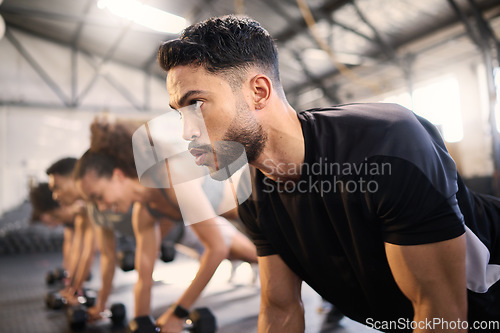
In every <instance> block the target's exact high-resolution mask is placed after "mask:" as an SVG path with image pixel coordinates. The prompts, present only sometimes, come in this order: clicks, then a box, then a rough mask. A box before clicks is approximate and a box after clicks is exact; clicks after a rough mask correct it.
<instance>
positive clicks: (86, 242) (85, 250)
mask: <svg viewBox="0 0 500 333" xmlns="http://www.w3.org/2000/svg"><path fill="white" fill-rule="evenodd" d="M81 229H82V247H81V255H80V261H79V263H78V266H77V270H76V272H75V276H74V278H73V288H75V290H80V289H81V288H82V286H83V283H84V282H85V281H86V280H87V277H88V276H89V274H90V268H91V266H92V263H93V262H94V258H95V254H96V237H95V226H94V223H93V222H92V220H91V217H90V216H89V215H88V214H85V215H84V216H83V221H82V226H81Z"/></svg>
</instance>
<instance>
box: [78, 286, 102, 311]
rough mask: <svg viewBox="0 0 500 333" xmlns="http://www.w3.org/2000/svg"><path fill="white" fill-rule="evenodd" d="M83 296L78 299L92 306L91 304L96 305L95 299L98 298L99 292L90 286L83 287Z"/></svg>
mask: <svg viewBox="0 0 500 333" xmlns="http://www.w3.org/2000/svg"><path fill="white" fill-rule="evenodd" d="M82 292H83V295H82V296H83V298H82V299H78V301H79V302H80V303H81V304H82V305H85V306H86V307H88V308H90V307H91V306H94V305H95V301H96V299H97V292H96V291H95V290H92V289H88V288H83V290H82Z"/></svg>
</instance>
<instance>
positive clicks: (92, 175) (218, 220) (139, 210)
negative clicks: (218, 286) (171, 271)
mask: <svg viewBox="0 0 500 333" xmlns="http://www.w3.org/2000/svg"><path fill="white" fill-rule="evenodd" d="M139 126H140V124H139V123H134V122H125V121H115V122H111V121H108V120H106V119H96V120H95V121H94V122H93V124H92V125H91V146H90V149H89V150H88V151H87V152H86V153H85V154H84V155H83V156H82V157H81V158H80V160H79V161H78V163H77V166H76V170H75V179H76V181H77V186H78V188H79V190H80V191H81V192H82V194H83V195H84V196H85V197H86V198H87V199H88V200H89V201H92V202H94V203H95V204H96V205H97V207H98V208H99V210H103V211H105V210H113V211H117V212H127V211H128V210H129V209H131V208H132V225H133V229H134V235H135V238H136V254H135V268H136V270H137V272H138V281H137V283H136V285H135V290H134V293H135V316H136V317H142V316H149V315H150V312H151V311H150V310H151V309H150V303H151V302H150V300H151V287H152V282H153V281H152V273H153V268H154V262H155V260H156V258H157V256H158V248H159V239H161V238H162V237H163V236H164V235H165V234H168V233H169V231H170V230H173V229H174V228H175V226H176V225H179V224H183V222H187V221H183V219H182V218H183V213H181V209H180V206H179V203H178V200H177V197H176V195H175V192H174V190H173V189H172V188H151V187H145V186H144V185H142V184H141V182H140V181H139V178H138V175H137V171H136V166H135V162H134V152H133V148H132V135H133V133H134V131H135V130H136V129H137V128H138V127H139ZM165 167H167V166H166V165H165ZM167 169H168V167H167ZM209 191H210V189H206V188H205V187H204V186H203V184H202V183H201V182H200V184H199V186H194V187H191V188H190V196H189V197H190V198H192V201H193V202H190V203H188V206H191V207H196V209H197V210H198V209H200V210H212V212H215V211H217V208H218V207H216V205H223V204H224V203H222V202H221V201H220V200H210V199H209V197H210V196H211V195H210V192H209ZM225 197H226V198H227V197H228V196H225ZM183 200H185V198H183ZM213 216H216V215H215V214H213ZM224 216H233V217H234V216H237V213H236V210H235V209H234V210H233V211H230V212H229V213H228V215H226V214H224ZM185 229H186V231H189V230H192V231H193V232H194V234H195V235H196V236H197V237H198V238H199V241H200V242H201V244H202V245H203V249H204V250H203V252H202V253H200V258H199V260H200V266H199V270H198V273H197V274H196V276H195V278H194V279H193V281H192V283H191V285H190V286H189V287H188V288H187V289H186V291H185V292H184V293H183V294H182V296H181V297H180V298H179V299H178V300H177V302H176V303H175V304H174V305H173V306H172V307H171V308H169V309H168V310H167V311H166V312H165V313H164V314H163V315H162V316H161V317H160V318H158V320H157V321H156V324H157V325H158V326H159V327H161V329H162V332H163V331H166V332H181V331H182V330H183V326H184V322H185V318H184V317H185V315H186V313H187V311H188V309H189V308H190V307H191V306H192V305H193V304H194V302H195V301H196V300H197V299H198V297H199V296H200V294H201V292H202V291H203V289H204V288H205V287H206V285H207V284H208V282H209V281H210V279H211V277H212V276H213V274H214V273H215V270H216V269H217V267H218V266H219V264H220V263H221V261H222V260H223V259H226V258H229V259H238V260H243V261H248V262H250V263H255V262H257V254H256V249H255V246H254V245H253V243H252V242H251V241H250V240H249V239H248V238H247V237H246V236H245V235H243V234H242V233H240V232H239V231H238V230H237V229H236V228H235V227H234V226H233V225H232V224H231V223H229V222H228V221H227V220H226V219H225V218H223V217H220V216H216V217H214V218H209V219H206V220H204V221H201V222H198V223H193V224H191V225H189V226H187V227H186V228H185Z"/></svg>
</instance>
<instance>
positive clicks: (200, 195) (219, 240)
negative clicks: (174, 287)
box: [156, 186, 229, 332]
mask: <svg viewBox="0 0 500 333" xmlns="http://www.w3.org/2000/svg"><path fill="white" fill-rule="evenodd" d="M179 193H180V192H179V191H176V195H177V199H179ZM185 198H190V200H189V201H190V202H183V208H184V209H185V210H183V211H191V212H195V211H196V212H206V213H207V214H210V215H208V216H215V212H214V211H213V208H212V205H211V204H210V202H209V201H208V199H207V197H206V195H205V193H204V192H203V189H202V188H201V186H193V187H190V188H189V194H188V195H187V196H186V197H185ZM193 199H194V200H193ZM183 218H184V219H185V220H186V221H196V219H195V218H194V216H193V218H191V217H189V216H183ZM191 228H192V230H193V231H194V232H195V233H196V235H197V236H198V238H199V239H200V241H201V243H202V244H203V247H204V248H205V251H204V252H203V254H202V255H201V257H200V266H199V268H198V273H197V274H196V276H195V278H194V279H193V281H192V282H191V284H190V285H189V287H188V288H187V289H186V291H185V292H184V294H183V295H182V296H181V297H180V298H179V299H178V300H177V302H176V304H175V305H174V306H173V307H170V308H169V309H168V310H167V311H166V312H165V313H164V314H163V315H162V316H161V317H160V318H158V320H157V322H156V323H157V325H159V326H161V327H162V330H165V331H166V332H180V331H182V327H183V325H184V319H181V318H178V317H176V316H175V315H174V314H173V313H174V307H175V306H177V305H180V306H181V307H183V308H185V309H186V310H187V309H189V308H190V307H191V306H192V305H193V304H194V302H195V301H196V300H197V299H198V297H199V296H200V295H201V293H202V292H203V290H204V289H205V287H206V286H207V284H208V282H209V281H210V279H211V278H212V276H213V275H214V273H215V270H216V269H217V267H219V264H220V263H221V262H222V260H224V259H226V258H227V257H228V255H229V247H228V246H227V245H226V244H225V242H224V238H223V236H222V233H221V231H220V227H219V225H218V223H217V218H215V217H213V218H210V219H207V220H205V221H202V222H197V223H193V224H191Z"/></svg>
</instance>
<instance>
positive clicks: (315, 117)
mask: <svg viewBox="0 0 500 333" xmlns="http://www.w3.org/2000/svg"><path fill="white" fill-rule="evenodd" d="M298 116H299V120H300V123H301V125H302V131H303V135H304V140H305V159H304V163H303V165H302V166H301V168H300V169H299V170H295V169H294V168H295V166H294V165H280V166H279V167H280V170H287V171H288V173H290V172H292V173H294V172H296V173H297V175H299V174H300V180H299V181H298V182H286V183H284V184H283V183H281V184H278V183H276V182H274V181H272V180H271V179H269V178H267V177H265V176H264V175H263V174H262V173H261V172H260V171H258V170H255V169H254V170H252V174H253V177H252V187H253V188H252V195H251V196H250V198H249V199H248V200H247V201H246V202H244V203H243V204H242V205H241V206H240V209H239V211H240V216H241V219H242V221H243V222H244V224H245V225H246V227H247V230H248V233H249V235H250V236H251V238H252V239H253V241H254V243H255V245H256V246H257V251H258V255H259V256H267V255H271V254H279V255H280V256H281V258H282V259H283V260H284V261H285V262H286V263H287V265H288V266H289V267H290V268H291V269H292V270H293V271H294V272H295V273H296V274H297V275H298V276H300V277H301V278H302V279H303V280H304V281H305V282H306V283H308V284H309V285H310V286H311V287H312V288H314V289H315V290H316V291H317V292H318V293H319V294H320V295H321V296H323V297H324V298H326V299H327V300H329V301H330V302H332V303H333V304H335V305H336V306H337V307H338V308H339V309H340V310H341V311H342V312H343V313H344V314H345V315H347V316H349V317H351V318H352V319H354V320H357V321H359V322H361V323H365V324H366V323H367V320H384V321H388V320H392V321H396V322H397V321H398V320H400V318H408V319H412V318H413V309H412V305H411V303H410V301H409V300H408V299H407V298H406V297H405V296H404V295H403V294H402V293H401V291H400V289H399V288H398V286H397V285H396V283H395V281H394V278H393V276H392V274H391V271H390V268H389V265H388V262H387V258H386V255H385V249H384V242H388V243H392V244H397V245H415V244H425V243H432V242H438V241H444V240H448V239H452V238H455V237H458V236H460V235H462V234H463V233H464V232H465V231H466V230H467V239H468V244H469V239H473V241H472V243H474V242H475V239H476V238H477V241H478V243H477V244H475V245H474V246H473V245H472V244H470V245H468V251H469V250H472V251H473V252H476V254H477V253H480V254H478V255H479V256H480V257H481V256H489V253H488V254H486V253H484V249H487V252H488V251H489V252H491V249H497V247H496V246H497V245H496V244H497V242H498V238H499V237H498V231H497V229H498V226H499V225H500V221H498V219H499V218H498V217H497V215H500V214H499V210H500V209H499V208H498V206H499V204H498V200H496V199H495V198H490V197H488V198H487V201H488V203H487V204H483V202H485V200H484V199H485V198H486V197H482V196H476V195H475V194H472V193H470V192H468V191H467V189H466V188H465V186H463V184H462V182H461V180H460V178H459V176H458V174H457V171H456V167H455V163H454V161H453V160H452V158H451V157H450V156H449V154H448V152H447V151H446V147H445V145H444V143H443V141H442V139H441V137H440V135H439V133H438V132H437V130H436V129H435V128H434V126H433V125H432V124H430V123H429V122H427V121H426V120H424V119H422V118H420V117H418V116H416V115H415V114H414V113H412V112H411V111H409V110H407V109H405V108H403V107H401V106H398V105H395V104H350V105H341V106H336V107H332V108H327V109H314V110H309V111H305V112H302V113H299V115H298ZM264 163H265V162H264ZM267 165H268V166H269V167H274V164H272V163H268V164H267ZM459 185H460V190H459ZM457 192H458V194H457V195H456V193H457ZM457 199H458V200H457ZM474 203H475V206H474ZM474 207H476V208H477V207H480V208H481V209H482V210H483V211H482V217H484V216H487V215H490V216H489V217H491V218H490V219H489V220H488V221H484V219H481V221H479V220H477V209H475V208H474ZM462 213H463V214H462ZM464 216H465V224H466V225H464ZM479 230H483V231H482V232H479ZM476 234H477V236H478V237H476V238H474V237H475V236H476ZM476 245H477V246H476ZM483 247H484V248H483ZM478 248H480V249H481V250H479V252H478V250H477V249H478ZM494 257H495V258H497V259H495V260H497V261H493V262H491V261H490V262H489V263H490V264H491V263H498V257H499V255H498V254H497V255H496V256H493V255H491V258H490V259H493V258H494ZM469 258H472V257H469ZM476 259H477V258H476ZM487 264H488V261H486V262H485V264H484V265H485V266H486V265H487ZM469 266H470V267H469ZM467 268H468V287H469V285H471V286H472V290H475V291H476V292H472V291H470V292H469V295H472V296H473V299H472V303H471V302H470V304H472V305H471V306H473V307H474V309H473V311H470V313H473V314H474V315H473V317H474V318H476V317H478V316H479V314H481V315H483V314H484V315H485V314H486V313H487V310H484V311H483V308H482V307H483V306H486V305H485V304H486V303H488V304H487V306H489V307H490V308H491V307H492V306H493V308H494V310H490V311H493V312H492V315H491V316H488V317H489V318H492V317H494V316H495V314H496V316H497V317H498V318H499V319H500V315H499V314H500V305H499V304H498V302H499V301H498V300H497V299H498V298H499V297H496V299H495V297H492V296H491V291H492V290H493V289H494V287H495V286H496V285H498V284H496V285H495V286H494V287H492V288H490V291H489V292H488V293H484V291H486V290H485V289H487V287H488V286H486V287H485V285H491V284H493V283H492V282H494V281H497V280H498V279H500V274H499V275H498V278H496V277H493V278H492V276H494V275H495V274H489V275H488V274H486V273H484V272H485V271H486V267H484V269H482V268H480V270H481V269H482V270H483V271H484V272H472V273H470V274H469V271H470V270H471V269H476V270H477V269H478V266H477V265H476V266H474V265H469V264H468V267H467ZM483 273H484V274H483ZM485 274H486V275H485ZM485 276H487V278H485ZM488 279H489V281H486V280H488ZM492 279H493V280H494V281H493V280H492ZM495 279H496V280H495ZM469 280H470V281H469ZM469 289H471V288H469ZM477 291H480V292H477ZM486 296H488V297H490V299H489V301H488V300H487V301H486V303H484V300H485V299H486V298H488V297H486ZM494 311H496V312H494ZM387 331H404V330H398V329H395V330H390V329H388V330H387Z"/></svg>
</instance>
